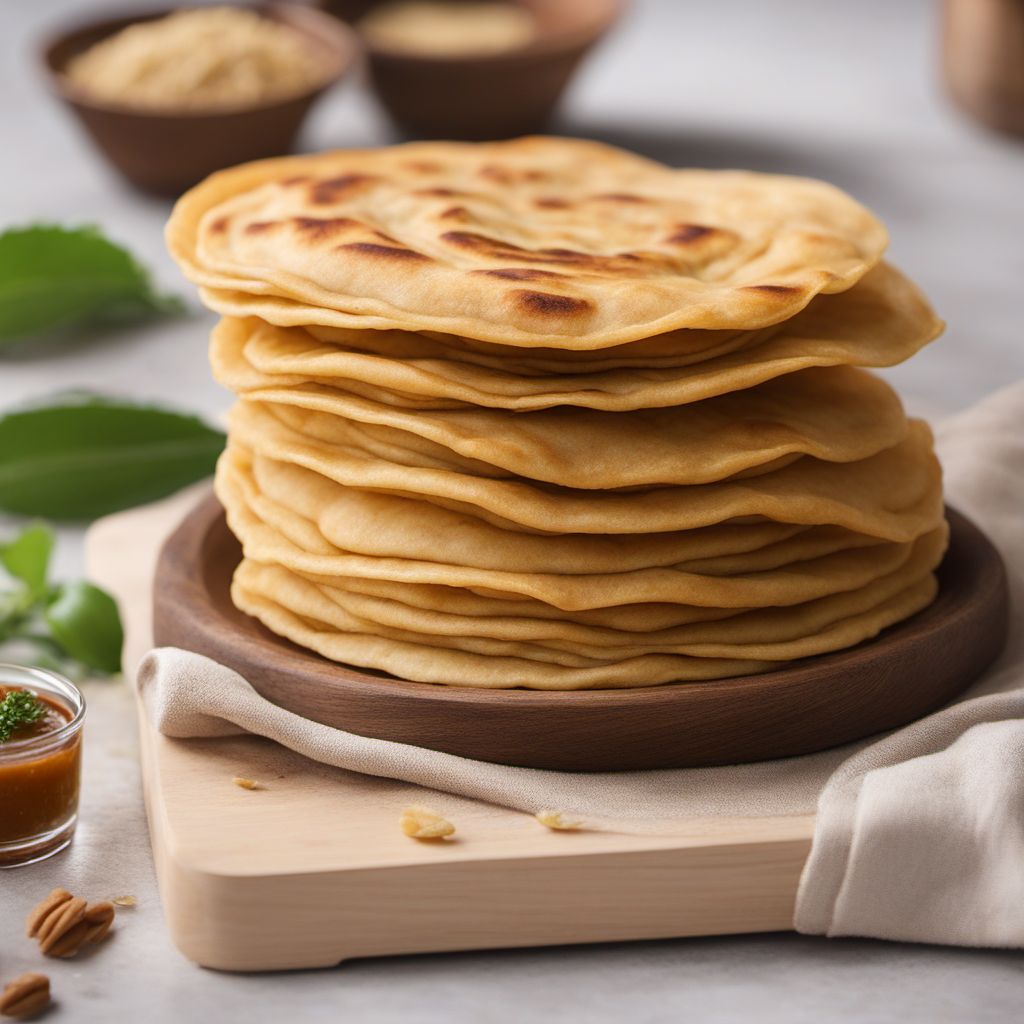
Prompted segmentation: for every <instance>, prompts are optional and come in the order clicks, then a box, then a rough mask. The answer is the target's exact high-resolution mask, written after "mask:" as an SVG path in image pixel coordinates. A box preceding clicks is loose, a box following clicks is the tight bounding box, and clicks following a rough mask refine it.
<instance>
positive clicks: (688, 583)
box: [168, 138, 947, 690]
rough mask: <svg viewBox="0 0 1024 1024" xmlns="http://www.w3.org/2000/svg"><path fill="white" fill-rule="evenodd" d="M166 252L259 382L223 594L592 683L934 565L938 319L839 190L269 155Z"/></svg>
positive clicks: (370, 645) (177, 233) (817, 643)
mask: <svg viewBox="0 0 1024 1024" xmlns="http://www.w3.org/2000/svg"><path fill="white" fill-rule="evenodd" d="M168 238H169V243H170V247H171V251H172V252H173V254H174V255H175V257H176V258H177V259H178V261H179V262H180V264H181V266H182V267H183V268H184V271H185V273H186V274H187V275H188V277H189V278H190V279H191V280H193V281H195V282H196V283H197V284H199V285H200V286H201V289H202V296H203V299H204V301H205V302H206V303H207V304H208V305H209V306H210V307H211V308H212V309H214V310H216V311H217V312H219V313H221V314H222V315H223V319H222V320H221V322H220V324H219V325H218V326H217V328H216V329H215V331H214V333H213V338H212V347H211V355H212V363H213V369H214V373H215V375H216V377H217V379H218V380H219V381H221V382H222V383H223V384H225V385H226V386H227V387H229V388H230V389H232V390H233V391H234V392H236V393H237V395H238V396H239V402H238V403H237V405H236V406H235V408H234V410H233V411H232V414H231V417H230V424H229V444H228V448H227V451H226V452H225V454H224V456H223V458H222V459H221V462H220V465H219V468H218V473H217V493H218V495H219V497H220V499H221V501H222V503H223V505H224V507H225V509H226V510H227V516H228V522H229V524H230V527H231V529H232V530H233V532H234V533H235V534H236V535H237V536H238V538H239V540H240V541H241V543H242V546H243V550H244V559H243V561H242V562H241V564H240V565H239V567H238V570H237V572H236V574H235V577H234V584H233V590H232V595H233V600H234V601H235V603H236V604H237V606H238V607H239V608H240V609H242V610H243V611H245V612H247V613H248V614H250V615H253V616H256V617H257V618H258V619H259V620H260V621H262V622H263V623H264V624H265V625H266V626H267V627H269V628H270V629H271V630H273V631H274V632H276V633H278V634H280V635H282V636H284V637H287V638H289V639H290V640H292V641H294V642H296V643H298V644H301V645H303V646H305V647H307V648H311V649H312V650H314V651H317V652H319V653H320V654H322V655H324V656H326V657H327V658H331V659H334V660H336V661H339V662H344V663H346V664H349V665H353V666H359V667H362V668H367V669H371V670H377V671H381V672H385V673H389V674H392V675H394V676H397V677H399V678H403V679H409V680H418V681H423V682H430V683H444V684H450V685H459V686H478V687H532V688H539V689H552V690H554V689H559V690H568V689H584V688H599V687H634V686H651V685H655V684H661V683H670V682H677V681H678V682H682V681H687V680H702V679H713V678H717V677H723V676H734V675H741V674H746V673H752V672H762V671H765V670H767V669H771V668H774V667H778V666H779V665H780V664H781V663H784V662H787V661H790V660H791V659H795V658H803V657H807V656H810V655H816V654H821V653H823V652H827V651H835V650H837V649H840V648H844V647H848V646H851V645H853V644H857V643H860V642H862V641H864V640H867V639H869V638H871V637H873V636H875V635H877V634H878V633H879V631H881V630H882V629H884V628H886V627H887V626H890V625H892V624H894V623H896V622H899V621H900V620H902V619H905V618H907V617H908V616H910V615H913V614H914V613H915V612H917V611H919V610H920V609H922V608H924V607H925V606H926V605H927V604H928V603H929V602H930V601H931V600H932V599H933V598H934V596H935V592H936V581H935V576H934V570H935V568H936V566H937V565H938V563H939V561H940V560H941V558H942V555H943V552H944V549H945V546H946V540H947V529H946V524H945V520H944V516H943V507H942V492H941V475H940V470H939V466H938V464H937V462H936V459H935V456H934V454H933V452H932V437H931V433H930V432H929V429H928V427H927V426H926V425H925V424H924V423H922V422H919V421H913V420H908V419H907V417H906V415H905V414H904V411H903V408H902V406H901V404H900V401H899V399H898V398H897V396H896V395H895V393H894V392H893V391H892V389H891V388H890V387H889V386H888V385H887V384H886V383H884V382H883V381H882V380H880V379H879V378H877V377H875V376H873V375H872V374H871V373H870V372H869V371H868V370H866V369H864V367H879V366H890V365H893V364H895V363H898V362H901V361H902V360H904V359H906V358H908V357H909V356H911V355H913V354H914V353H915V352H916V351H917V350H918V349H920V348H921V347H922V346H923V345H925V344H927V343H928V342H929V341H931V340H932V339H934V338H935V337H936V336H937V335H938V334H939V332H940V330H941V323H940V322H939V320H938V319H937V318H936V316H935V314H934V313H933V312H932V310H931V308H930V307H929V305H928V303H927V301H926V300H925V299H924V298H923V296H922V295H921V293H920V292H919V291H918V290H917V288H915V286H914V285H913V284H912V283H911V282H910V281H908V280H907V279H906V278H905V277H903V275H902V274H900V273H899V271H897V270H896V269H894V268H893V267H892V266H890V265H888V264H886V263H884V262H882V261H881V256H882V252H883V250H884V248H885V245H886V242H887V236H886V232H885V229H884V227H883V226H882V225H881V224H880V223H879V222H878V221H877V220H876V219H875V218H874V217H873V216H872V215H871V214H870V213H869V212H868V211H867V210H865V209H864V208H863V207H861V206H860V205H858V204H857V203H856V202H854V201H853V200H852V199H851V198H849V197H848V196H846V195H845V194H844V193H842V192H840V191H838V190H837V189H835V188H833V187H831V186H829V185H826V184H823V183H820V182H816V181H809V180H806V179H801V178H790V177H780V176H770V175H763V174H753V173H747V172H739V171H696V170H673V169H670V168H667V167H664V166H662V165H660V164H657V163H653V162H651V161H648V160H645V159H642V158H640V157H637V156H634V155H631V154H628V153H624V152H621V151H619V150H615V149H611V148H608V147H605V146H602V145H598V144H596V143H591V142H582V141H575V140H569V139H555V138H528V139H520V140H516V141H512V142H504V143H494V144H483V145H472V144H449V143H417V144H411V145H405V146H397V147H393V148H388V149H380V150H370V151H348V152H337V153H328V154H323V155H318V156H307V157H295V158H288V159H283V160H271V161H265V162H261V163H256V164H250V165H247V166H243V167H239V168H235V169H232V170H229V171H225V172H222V173H220V174H217V175H215V176H214V177H212V178H210V179H208V180H207V181H206V182H205V183H203V184H202V185H200V186H199V187H197V188H196V189H194V190H193V191H192V192H190V193H189V194H188V195H186V196H185V197H184V198H183V199H182V200H181V201H180V203H179V204H178V206H177V208H176V210H175V213H174V216H173V217H172V219H171V222H170V225H169V228H168Z"/></svg>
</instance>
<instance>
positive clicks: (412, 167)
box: [402, 160, 444, 174]
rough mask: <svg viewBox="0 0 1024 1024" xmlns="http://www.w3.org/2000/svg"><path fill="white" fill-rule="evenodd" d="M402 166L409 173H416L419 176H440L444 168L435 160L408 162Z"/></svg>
mask: <svg viewBox="0 0 1024 1024" xmlns="http://www.w3.org/2000/svg"><path fill="white" fill-rule="evenodd" d="M402 166H403V167H404V168H405V169H406V170H407V171H414V172H415V173H417V174H438V173H439V172H441V171H443V170H444V167H443V166H442V165H441V164H439V163H437V162H436V161H434V160H406V161H405V163H403V164H402Z"/></svg>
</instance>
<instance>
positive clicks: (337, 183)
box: [309, 174, 377, 206]
mask: <svg viewBox="0 0 1024 1024" xmlns="http://www.w3.org/2000/svg"><path fill="white" fill-rule="evenodd" d="M376 180H377V179H376V178H375V177H374V176H373V175H372V174H342V175H340V176H339V177H337V178H322V179H321V180H320V181H317V182H314V183H313V185H312V186H311V187H310V190H309V199H310V202H312V203H315V204H317V205H318V206H323V205H326V204H329V203H336V202H337V201H338V200H339V199H342V198H344V196H346V195H347V194H348V193H350V192H353V191H354V190H355V189H357V188H359V187H360V186H362V185H368V184H370V182H372V181H376Z"/></svg>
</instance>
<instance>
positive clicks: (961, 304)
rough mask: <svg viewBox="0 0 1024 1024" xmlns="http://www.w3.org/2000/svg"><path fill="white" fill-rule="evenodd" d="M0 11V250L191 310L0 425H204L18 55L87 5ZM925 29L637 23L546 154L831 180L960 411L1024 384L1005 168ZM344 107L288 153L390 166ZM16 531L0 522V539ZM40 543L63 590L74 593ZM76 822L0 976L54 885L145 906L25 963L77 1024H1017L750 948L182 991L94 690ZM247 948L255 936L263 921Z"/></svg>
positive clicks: (923, 401) (506, 962)
mask: <svg viewBox="0 0 1024 1024" xmlns="http://www.w3.org/2000/svg"><path fill="white" fill-rule="evenodd" d="M96 6H97V5H94V4H92V3H86V2H83V0H77V2H74V0H67V2H62V0H39V2H32V0H2V3H0V117H2V122H0V124H2V128H3V134H2V138H3V145H2V146H0V225H3V226H6V225H8V224H18V223H25V222H28V221H32V220H48V221H57V222H61V223H71V224H74V223H82V222H95V223H98V224H101V225H102V226H103V227H104V228H105V229H106V230H107V232H108V233H109V234H110V235H111V236H112V237H114V238H115V239H117V240H119V241H122V242H124V243H126V244H128V245H129V246H130V247H131V248H132V249H133V250H134V251H135V252H136V253H138V254H139V255H140V256H141V257H142V258H143V259H145V260H146V261H147V262H148V263H149V264H150V265H151V266H153V267H154V268H155V272H156V275H157V277H158V279H159V281H160V282H161V283H162V284H163V285H164V286H165V287H167V288H169V289H173V290H177V291H179V292H181V293H183V294H185V295H187V296H188V297H189V301H190V303H191V304H192V306H193V309H192V312H191V313H190V315H189V316H188V317H185V318H183V319H180V320H177V321H174V322H169V323H164V324H160V325H157V326H155V327H151V328H146V329H144V330H132V331H126V332H122V333H119V334H116V335H107V336H103V337H99V338H93V339H90V340H89V341H88V343H85V342H82V341H79V342H76V343H62V344H60V345H59V346H56V347H51V348H49V349H47V350H46V351H45V353H41V352H40V351H39V350H35V349H34V350H32V351H22V352H14V353H5V354H4V355H3V357H0V408H3V407H6V406H9V405H12V404H14V403H16V402H20V401H24V400H25V399H28V398H31V397H35V396H40V395H45V394H49V393H52V392H55V391H59V390H62V389H67V388H72V387H74V388H81V387H85V388H92V389H96V390H100V391H103V392H106V393H116V394H124V395H130V396H132V397H135V398H150V399H158V400H160V401H163V402H169V403H173V404H174V405H177V406H180V407H183V408H187V409H192V410H195V411H199V412H203V413H206V414H208V415H210V416H216V415H219V414H220V413H222V412H223V410H224V409H225V408H226V407H227V404H228V397H227V395H226V394H225V393H224V392H223V391H221V390H220V389H219V388H218V387H217V386H216V385H215V384H214V383H213V382H212V380H211V379H210V374H209V371H208V368H207V365H206V356H205V348H206V334H207V331H208V329H209V326H210V323H211V322H212V318H211V317H210V316H208V315H207V314H205V313H204V312H202V311H201V310H199V308H198V306H197V305H196V303H195V301H194V298H193V297H192V295H191V292H190V290H189V289H188V288H187V287H186V286H185V285H184V284H183V283H182V282H181V280H180V278H179V276H178V274H177V272H176V270H175V269H174V267H173V266H172V265H171V263H170V261H169V259H168V258H167V257H166V255H165V254H164V250H163V245H162V238H161V229H162V225H163V222H164V220H165V219H166V216H167V212H168V207H167V205H166V204H165V203H162V202H159V201H155V200H152V199H147V198H145V197H142V196H139V195H137V194H135V193H133V192H132V191H130V190H128V189H127V188H126V187H125V186H123V185H122V184H121V183H120V182H119V181H118V180H116V179H115V178H114V177H113V176H112V175H111V173H110V172H109V171H108V170H107V168H106V167H104V166H103V165H102V164H101V163H100V162H99V160H98V159H97V157H96V156H95V154H94V153H93V152H92V151H91V149H90V148H89V146H88V145H87V144H86V143H85V141H84V140H83V138H82V137H81V136H80V134H79V133H78V131H77V129H76V128H75V126H74V125H73V124H72V123H71V122H70V121H69V120H68V118H67V117H66V116H65V115H64V114H63V113H62V112H61V111H60V110H59V109H57V107H56V105H55V103H54V102H53V101H52V100H51V99H50V97H48V96H47V95H46V90H45V86H44V83H43V82H42V80H41V78H40V76H39V74H38V72H37V68H36V66H35V60H34V57H35V52H34V51H35V46H36V43H37V41H38V39H39V38H40V36H41V35H43V34H45V32H47V31H48V30H49V29H50V28H52V27H53V26H55V25H62V24H63V23H64V22H65V20H67V19H70V18H74V17H86V16H88V15H89V14H90V13H91V12H92V11H93V10H94V9H95V7H96ZM937 11H938V5H937V4H933V3H931V2H928V0H901V2H899V3H892V2H886V0H858V2H857V3H845V4H840V3H836V2H833V3H822V2H820V0H774V2H772V3H765V2H760V0H717V2H714V3H710V2H706V3H696V2H692V3H691V2H685V0H661V2H657V0H639V2H637V3H636V5H635V7H634V9H633V10H632V12H631V13H630V14H629V16H628V17H627V18H626V19H625V21H624V22H623V23H622V25H621V26H620V28H619V30H618V31H617V32H616V33H615V35H614V36H613V37H612V38H610V39H609V40H608V41H607V43H606V44H605V45H604V46H603V47H602V48H601V50H600V51H599V52H598V53H597V54H595V55H594V57H593V59H592V60H591V61H590V63H588V65H587V66H586V68H585V69H584V71H583V72H582V73H581V74H580V76H579V78H578V79H577V81H576V83H575V85H574V88H573V90H572V92H571V95H570V96H569V97H568V101H567V103H566V105H565V108H564V111H563V115H562V117H561V119H560V122H559V124H558V125H557V128H558V129H559V130H561V131H563V132H565V133H566V134H581V135H592V136H595V137H598V138H603V139H607V140H609V141H613V142H616V143H619V144H622V145H625V146H629V147H632V148H635V149H637V150H640V151H642V152H644V153H647V154H648V155H651V156H655V157H659V158H662V159H665V160H667V161H669V162H672V163H677V164H693V165H706V166H712V167H749V168H754V169H758V170H768V171H782V172H792V173H798V174H809V175H814V176H818V177H823V178H827V179H829V180H831V181H833V182H835V183H836V184H838V185H840V186H842V187H844V188H846V189H848V190H849V191H851V192H852V193H853V194H854V195H855V196H857V198H859V199H861V200H862V201H864V202H865V203H867V204H868V205H869V206H871V207H873V208H874V209H875V210H876V211H877V212H878V213H879V214H880V215H881V216H882V217H883V218H884V219H885V220H886V222H887V223H888V224H889V226H890V229H891V233H892V247H891V250H890V252H891V256H892V258H893V259H894V260H895V261H896V262H897V263H899V264H900V266H901V267H902V268H903V269H904V270H906V271H908V272H909V273H910V274H911V275H912V276H913V277H914V278H916V279H917V280H918V281H919V282H920V283H921V284H922V285H923V287H924V288H925V289H926V291H927V292H928V293H929V294H930V295H931V296H932V298H933V300H934V302H935V304H936V306H937V307H938V309H939V311H940V313H941V314H942V315H943V316H944V317H945V318H946V319H947V321H948V324H949V329H948V331H947V333H946V335H945V337H944V338H943V339H942V340H941V341H940V342H939V343H938V344H936V345H935V346H933V347H931V348H930V349H928V350H926V351H925V352H924V353H922V354H921V355H919V356H918V357H916V358H915V359H914V360H913V361H912V362H911V363H910V364H909V365H907V366H904V367H901V368H899V369H897V370H895V371H892V372H891V373H890V376H891V378H892V379H893V380H894V381H895V382H896V383H897V385H898V386H899V387H900V388H901V389H902V390H903V391H904V393H905V394H906V395H907V397H908V400H909V403H910V405H911V406H912V408H914V409H918V410H924V411H926V412H930V413H939V412H942V411H946V410H952V409H957V408H960V407H963V406H965V405H967V404H969V403H970V402H971V401H973V400H975V399H977V398H978V397H980V396H982V395H984V394H985V393H986V392H988V391H990V390H991V389H993V388H996V387H998V386H1000V385H1001V384H1004V383H1007V382H1009V381H1011V380H1014V379H1016V378H1018V377H1020V376H1021V375H1022V374H1024V338H1022V336H1021V316H1020V307H1021V298H1022V295H1024V285H1022V280H1024V197H1022V185H1024V145H1022V144H1019V143H1014V142H1011V141H1008V140H1005V139H1001V138H998V137H995V136H992V135H989V134H987V133H986V132H984V131H983V130H982V129H979V128H977V127H975V126H973V125H971V124H970V123H968V122H966V121H965V120H963V119H962V118H961V117H959V116H958V115H957V114H956V113H954V112H953V111H951V110H950V108H949V107H948V105H947V104H946V103H945V101H944V99H943V97H942V94H941V89H940V87H939V84H938V68H937V64H938V62H937V54H938V42H939V40H938V25H937ZM388 139H389V136H388V133H387V129H386V126H385V125H384V123H383V121H382V120H381V118H380V116H379V113H378V111H377V110H376V108H375V107H374V104H373V102H372V100H371V99H370V98H369V96H368V95H367V93H366V92H365V91H364V90H363V89H362V88H360V86H359V85H358V83H357V82H355V81H350V82H348V83H346V84H345V85H344V86H343V87H342V88H341V89H340V90H338V91H337V92H335V93H334V94H332V95H331V96H330V97H329V98H328V99H327V100H326V101H325V102H324V103H323V104H322V106H320V107H319V108H318V109H317V111H316V112H315V114H314V116H313V117H312V118H311V120H310V122H309V123H308V130H307V132H306V134H305V136H304V138H303V146H304V148H310V149H316V148H327V147H331V146H357V145H371V144H377V143H380V142H385V141H388ZM12 525H13V524H12V523H10V522H8V521H5V520H3V519H2V518H0V534H2V533H3V532H6V530H7V529H8V528H9V527H10V526H12ZM80 557H81V556H80V532H79V531H77V530H75V529H64V530H62V548H61V555H60V563H59V568H60V570H61V571H62V572H65V573H72V572H76V571H79V568H80ZM90 699H91V704H92V716H91V717H92V725H91V733H90V742H89V745H88V748H89V749H88V755H87V765H86V779H85V804H84V808H83V811H84V813H83V821H84V824H83V826H82V828H81V829H80V834H79V838H78V841H77V842H76V844H75V847H74V848H73V850H72V851H70V853H69V854H66V855H63V856H61V857H60V858H57V859H56V860H54V861H51V862H49V863H47V864H44V865H40V866H36V867H32V868H26V869H23V870H21V871H17V872H5V873H3V874H0V977H2V978H7V977H9V976H12V975H13V974H15V973H18V972H19V971H21V970H28V969H38V967H39V966H40V965H39V960H38V958H37V957H36V956H35V955H34V954H33V952H32V950H31V947H30V946H29V945H28V944H27V942H26V941H25V940H24V939H23V938H21V936H20V931H21V919H22V916H23V913H24V912H25V911H26V910H27V909H28V908H29V907H30V906H31V905H32V904H33V903H34V902H35V901H36V900H37V899H38V898H40V896H42V895H43V894H45V892H46V891H48V889H49V888H50V887H51V886H53V885H56V884H62V885H66V886H68V887H70V888H72V889H75V888H76V887H77V888H79V889H81V890H82V891H83V893H85V894H86V895H91V896H93V897H100V896H109V895H113V894H115V893H119V892H128V893H132V894H134V895H136V896H137V897H138V898H139V901H140V905H139V907H138V908H137V909H136V910H134V911H128V912H126V913H125V914H124V915H123V918H122V924H121V927H120V929H119V933H118V935H117V936H116V937H115V939H114V940H113V941H112V942H111V943H109V944H108V946H107V947H105V948H103V949H100V950H97V951H96V953H95V954H94V955H92V956H90V957H88V958H87V959H85V960H80V961H74V962H70V963H66V964H65V963H58V964H54V965H48V968H49V970H50V973H51V975H52V977H53V979H54V985H55V988H56V989H57V990H58V994H59V996H60V997H61V999H62V1000H63V1002H64V1006H63V1011H64V1015H66V1019H70V1020H76V1021H94V1020H95V1021H101V1020H102V1021H111V1020H113V1021H120V1020H129V1019H145V1020H147V1021H152V1022H153V1024H157V1022H162V1021H165V1020H166V1021H176V1022H177V1021H181V1020H188V1019H191V1020H195V1021H199V1022H203V1021H208V1020H218V1021H236V1020H237V1021H243V1020H244V1021H252V1022H262V1021H275V1022H277V1021H290V1020H311V1021H316V1020H348V1021H353V1020H355V1021H363V1020H366V1021H380V1022H382V1024H387V1022H391V1021H399V1020H401V1021H409V1020H415V1021H420V1020H422V1021H435V1020H436V1021H441V1020H457V1021H463V1020H464V1021H474V1022H475V1021H480V1022H487V1024H490V1022H495V1024H497V1022H508V1021H520V1020H526V1019H530V1018H538V1019H544V1018H555V1017H557V1018H559V1019H562V1020H572V1021H576V1020H579V1021H605V1020H607V1021H613V1020H621V1019H630V1020H633V1021H638V1022H656V1021H678V1020H685V1019H694V1020H700V1021H707V1022H718V1021H734V1020H736V1021H738V1020H755V1021H758V1022H764V1024H771V1022H776V1021H778V1022H783V1021H785V1022H802V1021H815V1022H821V1021H929V1022H932V1021H935V1022H946V1021H957V1022H961V1021H962V1022H979V1024H980V1022H988V1021H1010V1020H1019V1019H1020V1008H1021V1005H1022V1004H1024V959H1022V957H1021V955H1020V954H1017V953H1003V952H983V951H970V950H948V949H939V948H925V947H915V946H902V945H892V944H886V943H880V942H868V941H849V940H846V941H821V940H815V939H809V938H803V937H800V936H795V935H771V936H757V937H737V938H722V939H696V940H685V941H675V942H657V943H636V944H632V945H614V946H601V947H574V948H570V949H554V950H538V951H516V952H495V953H473V954H462V955H447V956H431V957H420V958H401V959H392V960H377V961H364V962H353V963H349V964H345V965H342V966H341V967H339V968H337V969H336V970H332V971H322V972H316V973H306V974H295V975H264V976H259V977H242V976H237V977H235V976H227V975H220V974H215V973H212V972H208V971H202V970H199V969H197V968H195V967H193V966H191V965H190V964H188V963H187V962H186V961H185V960H184V959H183V958H182V957H181V956H180V955H179V954H178V953H177V952H176V951H175V950H174V949H173V947H172V946H171V945H170V942H169V940H168V938H167V936H166V933H165V932H164V930H163V926H162V922H161V912H160V907H159V903H158V900H157V897H156V891H155V886H154V881H153V877H152V868H151V862H150V858H149V853H148V846H147V837H146V834H145V825H144V820H143V813H142V806H141V797H140V793H139V785H138V777H137V768H136V764H135V754H134V743H135V740H134V725H133V723H132V719H131V713H130V705H129V701H128V696H127V692H126V690H125V688H124V686H123V685H122V684H117V683H110V684H102V685H93V686H92V687H90ZM267 927H268V928H272V927H273V922H272V921H271V920H268V922H267Z"/></svg>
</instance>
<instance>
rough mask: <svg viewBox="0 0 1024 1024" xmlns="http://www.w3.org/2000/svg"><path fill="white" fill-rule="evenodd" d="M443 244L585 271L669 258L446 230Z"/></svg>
mask: <svg viewBox="0 0 1024 1024" xmlns="http://www.w3.org/2000/svg"><path fill="white" fill-rule="evenodd" d="M441 241H442V242H447V243H448V244H449V245H453V246H455V247H456V248H458V249H465V250H466V251H467V252H472V253H476V254H477V255H480V256H484V257H487V258H490V259H495V260H515V261H516V262H520V263H551V264H554V265H555V266H565V267H574V268H577V269H580V270H584V271H593V272H600V271H615V270H618V271H627V270H628V271H632V270H634V269H636V268H637V266H638V265H640V266H643V265H647V264H660V263H663V262H665V257H663V256H658V255H657V254H652V253H647V254H639V255H638V254H636V253H619V254H617V255H614V256H595V255H593V254H592V253H587V252H579V251H577V250H576V249H561V248H554V249H523V248H522V247H521V246H518V245H514V244H513V243H512V242H503V241H501V240H499V239H497V238H490V237H489V236H487V235H479V234H476V233H475V232H472V231H446V232H445V233H444V234H442V235H441Z"/></svg>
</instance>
